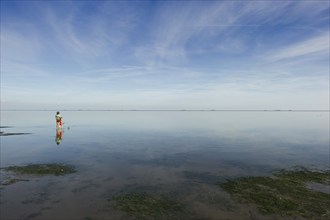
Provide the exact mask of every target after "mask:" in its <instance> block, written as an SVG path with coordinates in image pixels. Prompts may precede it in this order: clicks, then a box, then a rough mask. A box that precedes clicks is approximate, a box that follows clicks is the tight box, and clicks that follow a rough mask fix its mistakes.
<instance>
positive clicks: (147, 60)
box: [1, 0, 330, 110]
mask: <svg viewBox="0 0 330 220" xmlns="http://www.w3.org/2000/svg"><path fill="white" fill-rule="evenodd" d="M329 4H330V3H329V1H328V0H322V1H317V0H314V1H311V0H307V1H304V0H302V1H281V0H277V1H267V0H263V1H29V0H27V1H14V0H11V1H6V0H2V1H1V110H6V109H45V110H47V109H51V110H53V109H56V110H63V109H67V110H70V109H72V110H73V109H92V110H93V109H112V110H130V109H141V110H146V109H153V110H160V109H163V110H170V109H186V110H197V109H221V110H232V109H236V110H264V109H283V110H284V109H292V110H306V109H308V110H329V83H330V81H329V66H330V64H329V50H330V46H329V14H330V9H329Z"/></svg>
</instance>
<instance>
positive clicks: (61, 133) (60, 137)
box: [55, 126, 63, 145]
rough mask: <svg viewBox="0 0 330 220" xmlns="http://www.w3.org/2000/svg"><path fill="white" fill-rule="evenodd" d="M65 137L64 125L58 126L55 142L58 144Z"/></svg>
mask: <svg viewBox="0 0 330 220" xmlns="http://www.w3.org/2000/svg"><path fill="white" fill-rule="evenodd" d="M62 137H63V129H62V126H56V137H55V142H56V144H57V145H59V144H60V143H61V141H62Z"/></svg>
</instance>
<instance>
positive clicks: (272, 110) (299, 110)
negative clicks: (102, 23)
mask: <svg viewBox="0 0 330 220" xmlns="http://www.w3.org/2000/svg"><path fill="white" fill-rule="evenodd" d="M0 111H191V112H192V111H227V112H229V111H232V112H233V111H245V112H246V111H258V112H260V111H262V112H267V111H270V112H278V111H283V112H330V109H0Z"/></svg>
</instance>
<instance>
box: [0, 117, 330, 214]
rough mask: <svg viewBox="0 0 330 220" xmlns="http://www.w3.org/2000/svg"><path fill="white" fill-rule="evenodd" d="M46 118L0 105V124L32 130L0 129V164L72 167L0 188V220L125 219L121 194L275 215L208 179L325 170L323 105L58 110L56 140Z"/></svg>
mask: <svg viewBox="0 0 330 220" xmlns="http://www.w3.org/2000/svg"><path fill="white" fill-rule="evenodd" d="M54 116H55V112H50V111H2V112H1V126H3V128H1V131H3V132H7V133H9V132H13V133H31V134H26V135H17V136H16V135H13V136H1V158H0V159H1V161H0V165H1V167H6V166H10V165H26V164H30V163H65V164H72V165H74V166H76V168H77V170H78V172H77V173H74V174H70V175H66V176H60V177H52V176H46V177H33V178H31V179H30V181H29V182H17V183H15V184H12V185H8V186H1V189H0V195H1V201H0V202H1V204H0V205H1V214H0V215H1V216H0V217H1V219H134V217H132V216H129V215H127V214H126V213H124V212H121V211H119V210H116V209H114V203H115V202H114V201H113V196H115V195H120V194H123V193H130V192H146V193H150V194H153V195H165V196H167V197H170V198H173V199H175V200H176V201H179V202H181V203H182V204H184V205H185V207H186V208H185V211H184V213H182V214H180V215H178V217H177V218H178V219H260V218H261V219H277V218H278V219H282V218H280V217H276V216H262V215H260V214H259V213H258V212H257V211H256V209H255V208H254V207H252V206H244V205H240V204H236V203H235V202H234V201H233V200H232V199H231V198H230V196H229V195H228V194H227V193H225V192H224V191H223V190H221V189H220V188H219V186H217V185H216V184H217V183H218V182H221V181H224V180H225V179H228V178H235V177H240V176H250V175H269V174H271V172H273V171H274V170H277V169H283V168H284V169H289V168H292V167H294V166H305V167H307V168H313V169H314V168H316V169H329V112H219V111H211V112H209V111H200V112H197V111H196V112H191V111H124V112H123V111H63V112H62V116H63V119H64V123H65V124H64V127H63V132H62V134H61V137H62V138H61V140H59V136H60V135H59V134H58V133H57V131H56V128H55V119H54ZM4 126H8V127H4ZM56 136H57V137H56ZM57 142H58V143H57ZM1 175H2V178H4V175H5V174H3V172H2V174H1Z"/></svg>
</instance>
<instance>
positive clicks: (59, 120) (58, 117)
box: [55, 112, 62, 127]
mask: <svg viewBox="0 0 330 220" xmlns="http://www.w3.org/2000/svg"><path fill="white" fill-rule="evenodd" d="M55 120H56V127H62V116H61V114H60V112H57V113H56V115H55Z"/></svg>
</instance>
